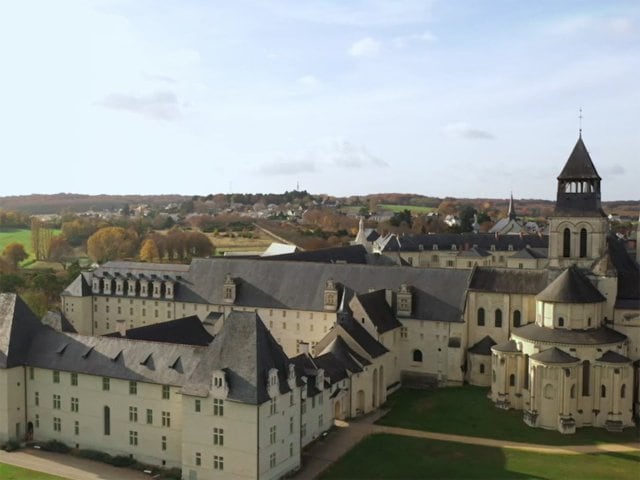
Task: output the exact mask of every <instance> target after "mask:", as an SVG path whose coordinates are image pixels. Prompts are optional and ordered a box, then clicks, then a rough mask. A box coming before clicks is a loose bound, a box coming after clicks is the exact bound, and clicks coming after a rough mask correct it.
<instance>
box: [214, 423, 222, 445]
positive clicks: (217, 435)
mask: <svg viewBox="0 0 640 480" xmlns="http://www.w3.org/2000/svg"><path fill="white" fill-rule="evenodd" d="M213 444H214V445H220V446H222V445H224V428H217V427H214V428H213Z"/></svg>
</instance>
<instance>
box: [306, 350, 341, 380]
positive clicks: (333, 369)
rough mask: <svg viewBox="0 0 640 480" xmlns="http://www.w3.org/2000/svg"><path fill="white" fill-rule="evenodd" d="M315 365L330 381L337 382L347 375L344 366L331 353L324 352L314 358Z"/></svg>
mask: <svg viewBox="0 0 640 480" xmlns="http://www.w3.org/2000/svg"><path fill="white" fill-rule="evenodd" d="M314 361H315V363H316V365H318V367H320V368H322V369H323V370H324V373H325V375H326V376H328V377H329V379H330V380H331V383H336V382H339V381H340V380H344V379H345V378H347V377H348V376H349V374H348V373H347V370H346V369H345V366H344V365H343V364H342V362H340V360H338V358H337V357H336V356H335V355H334V354H333V353H330V352H329V353H325V354H323V355H320V356H317V357H316V358H315V359H314Z"/></svg>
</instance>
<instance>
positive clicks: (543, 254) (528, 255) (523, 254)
mask: <svg viewBox="0 0 640 480" xmlns="http://www.w3.org/2000/svg"><path fill="white" fill-rule="evenodd" d="M511 258H522V259H525V260H526V259H539V258H547V249H545V248H531V247H529V246H526V247H524V248H523V249H522V250H520V251H518V252H517V253H516V254H515V255H512V256H511Z"/></svg>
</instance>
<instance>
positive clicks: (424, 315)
mask: <svg viewBox="0 0 640 480" xmlns="http://www.w3.org/2000/svg"><path fill="white" fill-rule="evenodd" d="M227 273H229V274H230V275H231V276H232V277H233V278H234V279H235V281H236V285H237V287H236V300H235V302H234V305H236V306H247V307H253V308H257V307H259V308H283V309H284V308H287V309H296V310H298V309H299V310H312V311H322V310H324V287H325V284H326V282H327V280H333V281H334V282H336V283H337V284H339V285H342V286H343V287H345V288H346V289H347V290H348V291H349V294H350V295H353V292H354V291H356V292H367V291H368V290H369V289H370V288H374V289H376V290H379V289H384V288H388V289H397V288H398V286H399V285H400V284H402V283H406V284H407V285H410V286H411V287H412V288H413V290H412V292H413V299H414V303H413V314H412V316H411V318H415V319H419V320H438V321H445V322H461V321H462V308H463V306H464V301H465V296H466V287H467V282H468V279H469V276H470V275H471V271H470V270H449V269H424V268H404V267H397V266H396V267H385V268H380V267H375V266H369V265H344V264H327V263H309V262H289V261H280V262H274V261H266V260H246V259H233V260H231V259H225V258H219V259H194V260H193V262H192V264H191V269H190V271H189V274H188V277H187V278H185V279H184V281H183V283H181V285H180V287H181V288H180V290H179V291H178V292H176V296H177V298H176V301H190V300H191V301H197V300H200V301H203V302H208V303H212V304H223V303H224V301H223V298H222V295H223V288H222V284H223V282H224V278H225V275H226V274H227ZM276 279H277V281H276ZM183 284H184V285H183Z"/></svg>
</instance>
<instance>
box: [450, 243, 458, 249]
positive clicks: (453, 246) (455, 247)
mask: <svg viewBox="0 0 640 480" xmlns="http://www.w3.org/2000/svg"><path fill="white" fill-rule="evenodd" d="M451 250H453V251H455V250H458V246H457V245H456V244H455V243H452V244H451Z"/></svg>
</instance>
